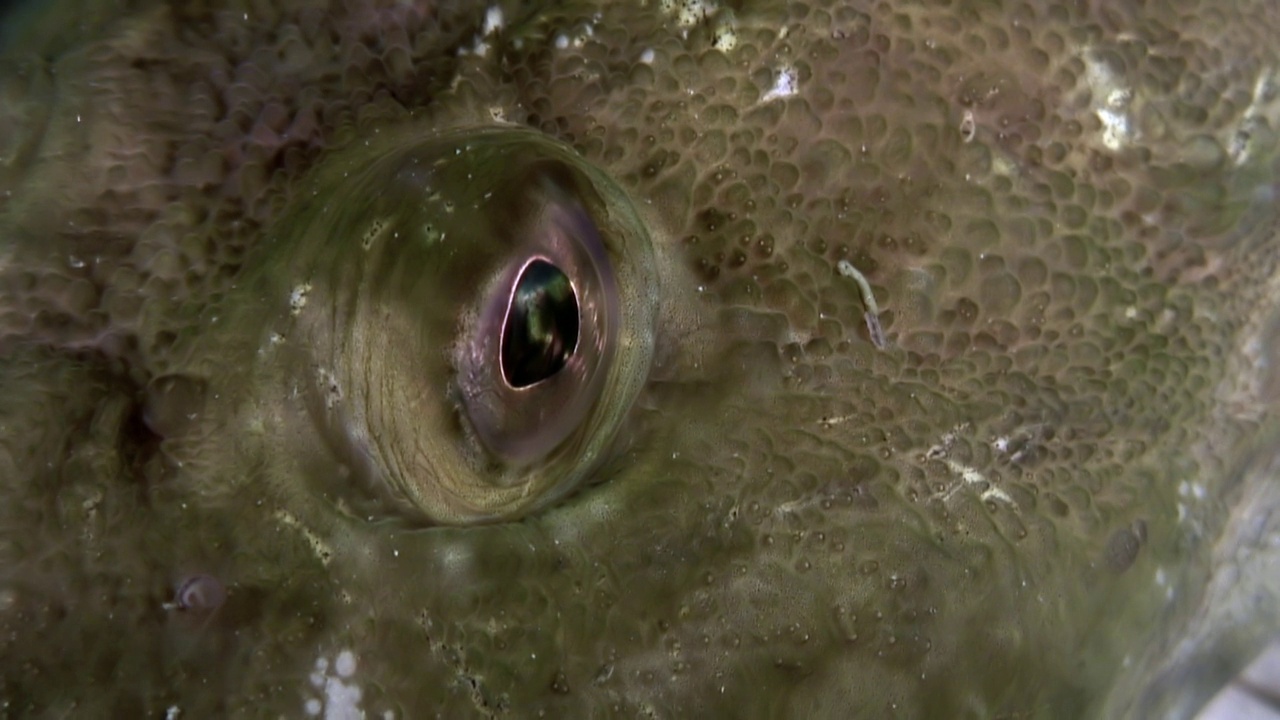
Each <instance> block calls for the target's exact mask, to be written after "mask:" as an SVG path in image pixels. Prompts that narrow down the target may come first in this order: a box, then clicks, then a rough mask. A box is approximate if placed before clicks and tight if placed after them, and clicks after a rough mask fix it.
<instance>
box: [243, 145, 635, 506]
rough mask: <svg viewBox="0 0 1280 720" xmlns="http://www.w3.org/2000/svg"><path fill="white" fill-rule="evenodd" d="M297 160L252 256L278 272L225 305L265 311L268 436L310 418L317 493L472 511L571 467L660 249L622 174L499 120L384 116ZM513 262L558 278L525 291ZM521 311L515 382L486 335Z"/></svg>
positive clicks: (603, 435)
mask: <svg viewBox="0 0 1280 720" xmlns="http://www.w3.org/2000/svg"><path fill="white" fill-rule="evenodd" d="M308 182H309V183H310V187H311V188H312V192H310V193H308V194H307V195H306V196H305V197H300V198H299V199H298V200H297V201H295V204H294V205H293V206H292V207H291V209H290V211H289V212H287V213H285V214H284V215H282V216H281V219H280V220H279V221H278V225H277V230H276V232H277V234H278V239H277V240H276V241H275V242H273V243H272V244H271V245H270V246H268V251H269V254H268V256H267V257H265V258H264V259H261V260H259V261H258V262H257V263H255V265H257V266H259V267H262V268H272V267H274V268H281V267H287V268H288V269H289V270H288V273H279V272H275V273H272V272H267V271H265V270H264V271H263V272H262V273H260V274H258V275H256V276H254V277H253V278H252V279H251V280H250V281H248V282H246V283H245V284H244V285H243V286H242V287H243V288H244V289H243V291H242V294H241V295H240V299H241V300H242V301H243V302H244V309H243V312H242V313H240V314H239V315H237V317H239V318H241V319H242V320H243V321H244V322H243V324H244V325H246V326H256V327H258V328H261V336H260V338H259V340H258V341H257V342H258V343H259V347H260V351H259V357H261V358H262V365H261V369H260V370H259V371H258V374H257V376H256V377H257V381H258V383H259V386H258V390H257V391H261V389H262V385H261V384H262V383H270V384H274V386H275V387H277V388H278V393H279V395H278V396H277V397H281V398H283V400H282V401H279V402H277V403H276V404H275V405H269V404H268V406H269V407H270V408H271V413H272V415H271V417H272V422H273V423H276V424H278V426H279V428H280V429H279V433H280V434H281V435H280V436H281V437H282V438H285V437H287V438H289V440H288V442H289V444H290V445H293V446H298V445H299V441H298V439H297V438H299V437H302V435H301V434H303V433H307V432H315V433H316V435H317V440H318V441H320V442H322V443H323V447H326V448H327V449H328V450H329V451H330V453H331V454H330V455H327V456H322V455H318V454H315V453H311V454H309V455H308V457H305V458H304V457H299V458H296V459H295V460H293V461H292V462H295V463H296V465H297V466H298V467H299V468H302V469H303V471H304V472H305V473H306V474H307V475H308V476H309V477H313V478H314V479H313V480H311V482H312V483H313V485H314V486H315V489H316V490H317V491H318V493H319V494H320V495H322V496H330V497H338V498H340V499H341V500H342V501H343V502H344V504H345V505H346V506H347V507H357V506H358V507H361V508H369V509H370V511H369V512H367V513H366V512H364V511H363V510H362V511H361V512H362V514H364V515H365V516H367V517H377V516H379V513H377V512H376V507H378V506H379V503H389V504H390V506H391V507H395V508H398V509H400V510H402V511H404V512H405V513H406V514H407V515H410V516H416V517H418V518H420V519H424V520H426V521H427V522H428V523H431V524H471V523H479V522H493V521H498V520H506V519H511V518H516V517H520V516H522V515H525V514H528V513H530V512H533V511H535V510H537V509H539V508H542V507H546V506H547V505H549V504H551V503H553V502H555V501H556V500H557V499H559V498H562V497H563V496H564V495H566V494H567V493H569V492H570V491H571V490H573V489H574V488H576V487H578V486H579V485H581V484H582V483H583V482H584V481H585V480H586V479H587V478H588V477H589V476H590V474H591V473H592V472H593V471H594V470H595V469H596V468H598V467H599V466H600V464H601V463H603V462H604V461H605V460H606V459H607V458H608V456H609V452H610V450H609V449H610V447H611V446H612V445H613V442H614V438H615V437H616V435H617V432H618V430H619V428H620V427H621V425H622V423H623V420H624V418H625V416H626V415H627V413H628V412H629V410H630V406H631V403H632V402H633V401H634V399H635V397H636V396H637V394H638V393H639V391H640V388H641V387H642V386H643V384H644V382H645V380H646V378H647V375H648V370H649V364H650V362H651V360H652V355H653V348H654V341H655V335H656V328H655V321H656V316H657V309H658V297H657V293H658V282H657V273H656V259H655V257H654V254H653V248H652V245H651V242H650V239H649V235H648V232H647V229H646V227H645V223H644V222H643V221H642V220H641V219H640V216H639V214H638V213H637V212H636V210H635V207H634V205H633V203H632V201H631V200H630V198H628V197H627V196H626V194H625V193H624V192H623V191H622V190H621V188H620V187H618V185H617V184H616V183H615V182H614V181H613V180H612V179H611V178H610V177H608V176H607V175H606V174H605V173H603V172H602V171H600V170H599V169H597V168H595V167H593V166H592V165H591V164H590V163H588V162H586V161H584V160H583V158H581V157H580V156H579V155H578V154H577V153H576V152H574V150H573V149H571V148H569V147H568V146H566V145H564V144H562V143H560V142H557V141H555V140H553V139H551V138H549V137H547V136H546V135H543V134H541V133H538V132H535V131H532V130H527V129H519V128H506V127H503V128H497V127H494V128H482V129H475V128H468V129H455V130H446V131H442V132H440V133H437V134H432V135H428V136H423V135H422V133H421V131H420V128H416V127H412V126H406V127H404V128H401V129H399V130H387V131H386V132H383V133H380V134H379V135H378V136H377V137H376V138H373V139H372V140H371V142H369V143H368V144H361V145H359V146H352V147H350V148H348V149H346V150H344V151H341V152H338V153H335V154H334V155H332V156H331V157H330V158H329V159H328V160H327V161H326V162H325V164H323V165H322V166H320V167H318V168H317V169H316V170H315V171H313V175H312V177H311V179H310V180H309V181H308ZM552 268H554V270H555V271H554V272H551V269H552ZM531 269H537V271H538V272H537V273H535V274H534V275H529V274H528V273H529V271H530V270H531ZM522 282H525V283H526V284H528V285H530V286H531V287H532V289H533V290H538V289H540V288H541V289H546V288H547V287H550V286H552V285H557V286H558V287H559V289H558V290H557V291H556V292H557V293H558V294H557V295H555V297H553V298H547V299H544V301H541V302H543V305H541V306H538V302H540V301H537V300H536V299H535V301H534V302H533V304H532V305H529V304H526V305H525V306H524V307H520V305H519V303H517V302H515V296H514V295H513V293H514V292H516V291H519V290H522V289H529V288H527V287H526V288H522V287H521V284H522ZM544 286H545V287H544ZM262 298H269V299H271V300H270V302H272V303H274V304H273V305H270V306H268V307H267V308H265V312H264V308H263V306H262ZM519 313H526V316H525V317H524V319H525V320H535V321H536V322H539V323H542V324H543V327H542V329H541V330H537V329H535V330H534V331H533V332H532V336H531V337H533V338H534V341H532V342H531V344H530V346H529V347H530V348H532V349H533V350H534V351H535V352H534V354H535V356H538V357H536V358H535V360H534V361H531V364H530V365H529V368H531V372H529V373H526V374H525V375H524V376H523V377H521V378H518V380H519V381H518V382H509V381H508V380H509V378H507V377H504V373H503V358H502V350H503V343H502V342H501V340H502V338H503V335H504V333H505V334H507V335H508V337H514V335H512V333H514V332H515V331H516V330H517V329H519V328H516V327H515V326H514V325H513V324H512V322H511V321H512V318H513V317H515V316H516V315H518V314H519ZM528 313H533V314H532V315H529V314H528ZM259 315H265V316H266V317H265V320H264V319H259V317H258V316H259ZM535 315H536V317H535ZM575 330H576V332H574V331H575ZM520 332H523V333H525V335H526V336H530V335H529V333H528V328H524V329H520ZM540 333H541V335H540ZM547 333H550V334H551V336H554V337H550V336H548V335H547ZM557 338H558V339H557ZM549 339H550V340H554V342H548V340H549ZM557 342H558V343H559V345H557V344H556V343H557ZM539 354H540V355H539ZM514 362H516V361H515V360H514V359H511V360H510V361H509V362H507V369H508V370H513V369H514V365H513V363H514ZM511 377H512V378H514V375H512V376H511ZM275 418H278V420H277V419H275ZM335 468H337V469H339V470H335ZM355 488H361V489H363V490H362V493H363V494H354V493H355V492H356V491H355V490H354V489H355ZM381 506H382V507H387V505H385V504H383V505H381Z"/></svg>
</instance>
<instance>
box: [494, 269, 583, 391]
mask: <svg viewBox="0 0 1280 720" xmlns="http://www.w3.org/2000/svg"><path fill="white" fill-rule="evenodd" d="M578 323H579V317H578V298H577V295H576V294H575V293H574V289H573V283H571V282H569V277H568V276H567V275H565V274H564V272H563V271H561V270H560V268H558V267H556V266H555V265H552V264H551V263H549V262H547V261H545V260H534V261H533V262H531V263H529V264H528V265H527V266H525V268H524V270H522V271H521V273H520V277H519V279H517V280H516V285H515V290H514V292H513V293H512V297H511V304H510V306H509V307H508V308H507V317H506V322H504V323H503V330H502V376H503V378H504V379H505V380H506V381H507V384H509V385H510V386H511V387H513V388H524V387H529V386H530V385H535V384H537V383H540V382H542V381H543V380H546V379H548V378H550V377H552V376H553V375H555V374H556V373H557V372H559V371H560V370H561V368H563V367H564V366H565V364H566V363H567V362H568V361H569V358H570V357H572V356H573V352H574V350H575V349H576V348H577V345H578V329H579V328H578Z"/></svg>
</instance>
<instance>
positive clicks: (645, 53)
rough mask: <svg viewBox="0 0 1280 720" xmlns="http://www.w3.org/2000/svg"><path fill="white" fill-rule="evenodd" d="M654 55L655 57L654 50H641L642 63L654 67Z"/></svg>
mask: <svg viewBox="0 0 1280 720" xmlns="http://www.w3.org/2000/svg"><path fill="white" fill-rule="evenodd" d="M653 55H654V54H653V48H645V49H644V50H641V51H640V62H642V63H644V64H645V65H652V64H653Z"/></svg>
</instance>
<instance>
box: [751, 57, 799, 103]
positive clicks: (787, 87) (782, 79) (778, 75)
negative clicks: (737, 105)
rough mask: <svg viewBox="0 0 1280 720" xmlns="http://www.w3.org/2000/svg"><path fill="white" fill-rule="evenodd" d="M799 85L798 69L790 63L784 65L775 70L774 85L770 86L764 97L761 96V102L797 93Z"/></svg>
mask: <svg viewBox="0 0 1280 720" xmlns="http://www.w3.org/2000/svg"><path fill="white" fill-rule="evenodd" d="M798 86H799V83H798V81H797V79H796V69H795V68H793V67H791V66H790V65H783V66H782V67H780V68H778V69H777V70H776V71H775V72H774V75H773V87H771V88H769V91H768V92H766V93H765V94H764V97H762V98H760V102H770V101H772V100H781V99H783V98H789V97H791V96H792V95H795V94H796V89H797V88H798Z"/></svg>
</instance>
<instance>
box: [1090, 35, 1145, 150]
mask: <svg viewBox="0 0 1280 720" xmlns="http://www.w3.org/2000/svg"><path fill="white" fill-rule="evenodd" d="M1083 60H1084V63H1085V81H1086V82H1087V83H1088V84H1089V89H1090V90H1091V91H1092V94H1093V97H1094V98H1095V100H1094V108H1093V111H1094V114H1095V115H1097V116H1098V120H1099V121H1100V122H1101V123H1102V144H1103V146H1104V147H1106V148H1107V149H1108V150H1112V151H1115V150H1120V149H1121V148H1123V147H1125V146H1127V145H1129V144H1130V143H1132V142H1133V141H1134V140H1135V139H1137V132H1136V131H1135V130H1134V127H1133V121H1132V120H1131V119H1130V117H1129V106H1130V105H1131V104H1132V103H1133V90H1132V89H1131V88H1129V87H1128V86H1127V85H1125V84H1124V83H1123V81H1122V78H1119V77H1117V76H1116V72H1115V70H1114V68H1112V67H1111V65H1110V64H1109V63H1108V62H1107V61H1106V60H1105V59H1102V58H1099V57H1097V56H1096V55H1095V53H1094V52H1092V51H1091V50H1086V51H1085V52H1084V57H1083Z"/></svg>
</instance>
